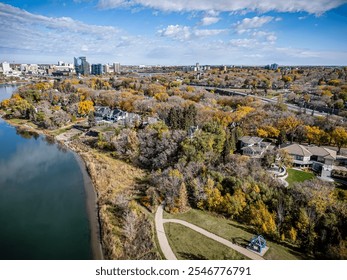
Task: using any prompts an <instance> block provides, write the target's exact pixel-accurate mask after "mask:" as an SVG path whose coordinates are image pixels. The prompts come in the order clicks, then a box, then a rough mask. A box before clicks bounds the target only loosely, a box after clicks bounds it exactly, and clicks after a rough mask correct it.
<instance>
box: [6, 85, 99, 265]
mask: <svg viewBox="0 0 347 280" xmlns="http://www.w3.org/2000/svg"><path fill="white" fill-rule="evenodd" d="M15 89H16V87H13V86H5V85H0V101H1V100H3V99H5V98H8V97H10V96H11V94H12V92H13V91H14V90H15ZM83 175H84V174H83V172H82V170H81V168H80V165H79V162H78V161H77V159H76V156H75V155H74V154H73V152H70V151H68V150H66V149H63V148H62V147H60V146H59V145H57V144H55V143H52V141H48V140H46V139H45V137H43V136H38V135H30V134H28V133H24V134H21V133H19V132H18V131H17V130H16V129H15V128H14V127H11V126H9V125H8V124H7V123H6V122H5V121H4V120H2V119H0V259H7V260H16V259H23V260H37V259H41V260H50V259H55V260H70V259H71V260H72V259H80V260H81V259H92V258H93V253H92V246H91V239H92V238H91V230H90V228H91V227H90V222H89V217H88V211H87V207H86V196H87V194H86V190H85V187H84V185H85V181H84V180H85V178H84V177H85V176H83Z"/></svg>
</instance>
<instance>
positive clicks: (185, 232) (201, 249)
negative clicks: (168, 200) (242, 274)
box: [164, 223, 247, 260]
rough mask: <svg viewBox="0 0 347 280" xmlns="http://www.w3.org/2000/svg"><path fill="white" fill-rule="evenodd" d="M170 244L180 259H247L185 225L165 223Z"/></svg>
mask: <svg viewBox="0 0 347 280" xmlns="http://www.w3.org/2000/svg"><path fill="white" fill-rule="evenodd" d="M164 228H165V232H166V235H167V237H168V240H169V243H170V246H171V248H172V250H173V252H174V253H175V255H176V257H177V259H179V260H245V259H247V258H246V257H245V256H243V255H242V254H240V253H238V252H236V251H234V250H232V249H230V248H228V247H227V246H225V245H223V244H221V243H219V242H216V241H214V240H212V239H210V238H208V237H206V236H204V235H202V234H200V233H198V232H196V231H194V230H191V229H190V228H187V227H185V226H182V225H179V224H174V223H165V224H164Z"/></svg>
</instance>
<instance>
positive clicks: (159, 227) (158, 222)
mask: <svg viewBox="0 0 347 280" xmlns="http://www.w3.org/2000/svg"><path fill="white" fill-rule="evenodd" d="M164 223H176V224H180V225H183V226H185V227H188V228H190V229H192V230H194V231H196V232H199V233H201V234H203V235H205V236H206V237H208V238H211V239H213V240H215V241H217V242H219V243H222V244H224V245H225V246H227V247H229V248H231V249H233V250H235V251H237V252H239V253H240V254H242V255H244V256H246V257H247V258H250V259H252V260H264V258H262V257H261V256H259V255H257V254H256V253H253V252H251V251H249V250H247V249H246V248H243V247H241V246H239V245H236V244H234V243H232V242H230V241H229V240H226V239H224V238H222V237H220V236H218V235H215V234H213V233H211V232H209V231H207V230H204V229H202V228H200V227H198V226H196V225H193V224H191V223H188V222H186V221H183V220H178V219H163V206H162V205H160V206H159V207H158V209H157V212H156V214H155V226H156V231H157V236H158V240H159V245H160V248H161V250H162V252H163V254H164V256H165V258H166V259H168V260H177V258H176V256H175V254H174V253H173V251H172V249H171V247H170V244H169V242H168V240H167V236H166V234H165V230H164Z"/></svg>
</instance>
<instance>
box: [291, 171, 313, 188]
mask: <svg viewBox="0 0 347 280" xmlns="http://www.w3.org/2000/svg"><path fill="white" fill-rule="evenodd" d="M287 171H288V177H287V179H286V181H287V182H288V183H289V186H292V185H293V184H294V183H299V182H303V181H306V180H311V179H313V178H314V177H315V175H314V174H313V173H309V172H305V171H299V170H295V169H288V170H287Z"/></svg>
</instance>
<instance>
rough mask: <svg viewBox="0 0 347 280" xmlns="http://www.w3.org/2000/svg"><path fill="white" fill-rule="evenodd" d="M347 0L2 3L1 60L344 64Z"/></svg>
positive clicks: (168, 63) (140, 0) (0, 11)
mask: <svg viewBox="0 0 347 280" xmlns="http://www.w3.org/2000/svg"><path fill="white" fill-rule="evenodd" d="M346 3H347V1H346V0H334V1H328V0H316V1H307V0H302V1H299V0H292V1H286V2H285V3H283V2H280V1H270V0H263V1H256V0H249V1H241V0H235V1H226V0H219V1H217V0H216V1H213V2H211V1H208V0H201V1H186V0H177V1H168V0H163V1H154V0H130V1H123V0H99V1H96V0H94V1H93V0H74V1H60V0H52V1H17V0H14V1H1V2H0V23H1V25H2V29H1V30H0V34H1V36H0V61H8V62H11V63H13V62H15V63H56V62H57V61H58V60H62V61H66V62H70V63H71V62H72V60H73V57H77V56H87V57H88V60H89V61H90V62H91V63H112V62H114V61H117V62H120V63H121V64H123V65H130V64H133V65H135V64H150V65H156V64H160V65H190V64H195V62H197V61H199V62H200V64H212V65H213V64H227V65H230V64H234V65H265V64H269V63H273V62H276V63H278V64H280V65H346V64H347V50H346V41H347V40H346V39H343V38H344V37H345V36H344V34H346V31H347V17H346V15H347V4H346Z"/></svg>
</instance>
